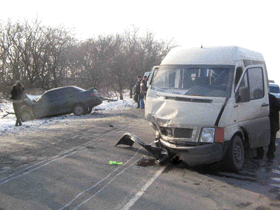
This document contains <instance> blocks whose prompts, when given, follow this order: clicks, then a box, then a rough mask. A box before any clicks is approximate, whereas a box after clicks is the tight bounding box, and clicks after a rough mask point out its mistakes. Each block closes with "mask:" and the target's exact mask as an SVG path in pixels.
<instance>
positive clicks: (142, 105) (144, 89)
mask: <svg viewBox="0 0 280 210" xmlns="http://www.w3.org/2000/svg"><path fill="white" fill-rule="evenodd" d="M147 80H148V77H147V76H144V77H143V80H142V81H141V83H140V108H141V109H144V108H145V102H144V100H145V98H146V94H147V89H148V88H147Z"/></svg>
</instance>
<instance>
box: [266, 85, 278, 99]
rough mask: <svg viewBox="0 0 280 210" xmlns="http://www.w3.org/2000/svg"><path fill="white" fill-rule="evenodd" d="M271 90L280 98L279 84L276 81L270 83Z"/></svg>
mask: <svg viewBox="0 0 280 210" xmlns="http://www.w3.org/2000/svg"><path fill="white" fill-rule="evenodd" d="M269 92H270V93H271V94H272V95H274V96H275V97H276V98H278V99H279V100H280V90H279V85H277V84H275V83H269Z"/></svg>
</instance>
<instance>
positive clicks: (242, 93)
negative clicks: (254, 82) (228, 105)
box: [235, 87, 250, 103]
mask: <svg viewBox="0 0 280 210" xmlns="http://www.w3.org/2000/svg"><path fill="white" fill-rule="evenodd" d="M235 99H236V103H239V102H248V101H250V92H249V88H248V87H240V88H239V89H238V94H237V96H236V98H235Z"/></svg>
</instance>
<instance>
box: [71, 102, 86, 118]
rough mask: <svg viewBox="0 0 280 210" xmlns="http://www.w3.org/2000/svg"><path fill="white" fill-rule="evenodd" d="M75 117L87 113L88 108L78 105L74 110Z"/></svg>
mask: <svg viewBox="0 0 280 210" xmlns="http://www.w3.org/2000/svg"><path fill="white" fill-rule="evenodd" d="M73 113H74V115H77V116H81V115H83V114H85V113H86V108H85V106H84V105H83V104H76V105H75V106H74V108H73Z"/></svg>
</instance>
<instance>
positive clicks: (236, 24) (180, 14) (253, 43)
mask: <svg viewBox="0 0 280 210" xmlns="http://www.w3.org/2000/svg"><path fill="white" fill-rule="evenodd" d="M136 2H137V3H136ZM9 18H10V19H11V20H13V21H16V20H18V19H24V18H25V19H29V20H31V19H36V18H38V19H39V20H41V21H42V24H43V25H49V26H60V25H61V26H64V27H66V28H73V29H74V31H75V32H76V36H77V38H81V39H86V38H90V37H94V36H98V35H106V34H115V33H122V32H124V31H125V29H127V28H129V27H130V26H131V25H135V26H136V27H138V28H140V30H141V31H143V32H144V31H146V30H149V31H151V32H153V33H154V34H155V35H156V38H158V39H164V40H170V39H172V38H174V40H175V41H176V42H177V43H178V44H179V45H182V46H184V47H200V45H201V43H202V44H203V45H204V46H231V45H237V46H241V47H245V48H248V49H251V50H255V51H258V52H261V53H262V54H263V55H264V58H265V60H266V65H267V68H268V72H269V79H273V80H275V81H276V83H278V84H280V73H279V72H280V68H279V65H278V64H277V61H278V60H279V56H280V53H279V49H280V40H279V39H280V30H279V20H280V12H279V3H278V2H277V0H274V1H271V0H266V1H257V0H254V1H251V0H250V1H249V0H234V1H232V0H231V1H227V0H223V1H218V0H211V1H209V0H203V1H202V0H190V1H188V0H184V1H176V0H172V1H171V0H169V1H164V0H141V1H132V0H106V1H102V0H98V1H96V0H90V1H88V0H79V1H69V0H68V1H66V0H48V1H41V0H5V2H3V0H1V12H0V20H1V21H7V20H8V19H9Z"/></svg>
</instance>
